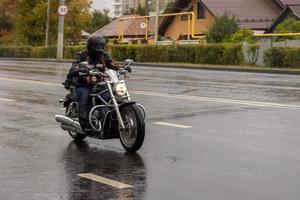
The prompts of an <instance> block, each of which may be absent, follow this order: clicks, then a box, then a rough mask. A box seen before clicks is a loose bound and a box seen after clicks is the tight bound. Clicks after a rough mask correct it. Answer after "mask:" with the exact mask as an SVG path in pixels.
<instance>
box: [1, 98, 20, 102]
mask: <svg viewBox="0 0 300 200" xmlns="http://www.w3.org/2000/svg"><path fill="white" fill-rule="evenodd" d="M0 101H6V102H16V101H17V100H14V99H6V98H0Z"/></svg>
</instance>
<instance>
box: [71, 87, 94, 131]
mask: <svg viewBox="0 0 300 200" xmlns="http://www.w3.org/2000/svg"><path fill="white" fill-rule="evenodd" d="M75 90H76V96H77V97H78V102H79V113H78V115H79V123H80V125H81V128H82V130H85V129H86V128H87V127H88V124H89V112H90V110H91V96H90V93H91V88H88V87H84V86H76V89H75Z"/></svg>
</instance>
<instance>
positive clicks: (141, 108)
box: [119, 101, 146, 120]
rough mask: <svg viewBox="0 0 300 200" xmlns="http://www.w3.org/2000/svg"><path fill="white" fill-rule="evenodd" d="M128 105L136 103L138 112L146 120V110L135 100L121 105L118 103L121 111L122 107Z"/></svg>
mask: <svg viewBox="0 0 300 200" xmlns="http://www.w3.org/2000/svg"><path fill="white" fill-rule="evenodd" d="M129 105H136V106H137V108H138V109H139V110H140V112H141V114H142V117H143V118H144V120H146V110H145V108H144V107H143V106H142V105H141V104H139V103H137V102H135V101H129V102H125V103H122V104H121V105H119V109H120V111H122V109H123V108H124V107H126V106H129Z"/></svg>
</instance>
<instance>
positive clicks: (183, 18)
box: [181, 6, 193, 20]
mask: <svg viewBox="0 0 300 200" xmlns="http://www.w3.org/2000/svg"><path fill="white" fill-rule="evenodd" d="M187 12H193V6H192V7H190V9H188V11H187ZM188 18H189V15H182V16H181V20H188ZM190 19H192V17H191V15H190Z"/></svg>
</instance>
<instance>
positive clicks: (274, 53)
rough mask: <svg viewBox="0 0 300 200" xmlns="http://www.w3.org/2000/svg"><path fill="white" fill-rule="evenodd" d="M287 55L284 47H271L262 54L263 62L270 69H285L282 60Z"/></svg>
mask: <svg viewBox="0 0 300 200" xmlns="http://www.w3.org/2000/svg"><path fill="white" fill-rule="evenodd" d="M287 54H288V48H286V47H273V48H270V49H267V50H266V51H265V52H264V62H265V64H266V65H268V66H270V67H286V65H285V63H284V60H285V57H286V56H287Z"/></svg>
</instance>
